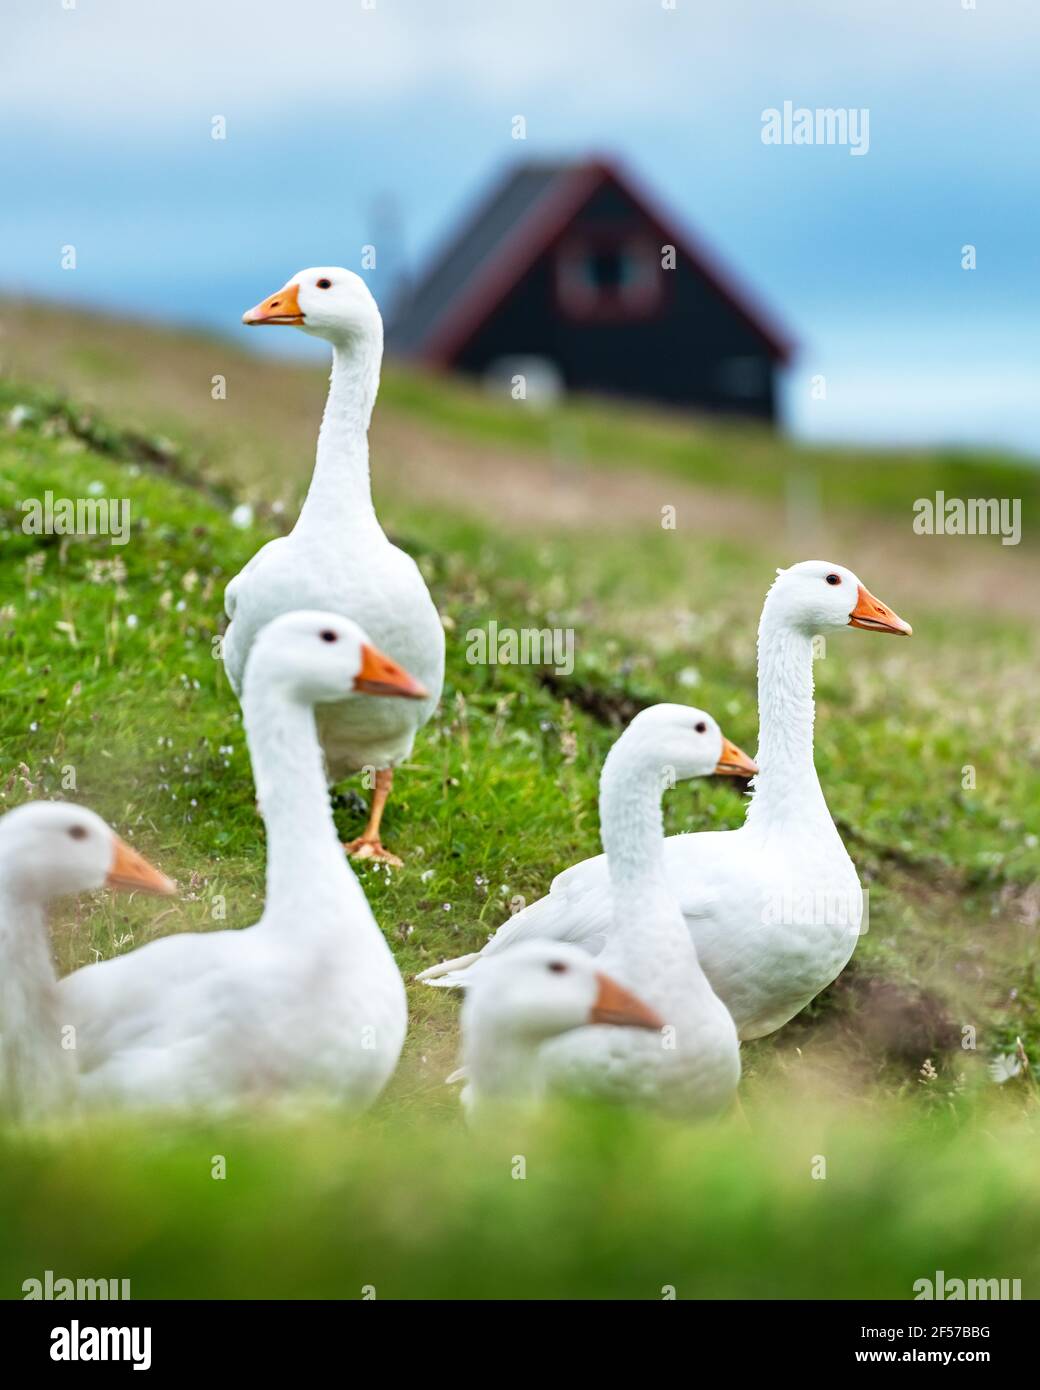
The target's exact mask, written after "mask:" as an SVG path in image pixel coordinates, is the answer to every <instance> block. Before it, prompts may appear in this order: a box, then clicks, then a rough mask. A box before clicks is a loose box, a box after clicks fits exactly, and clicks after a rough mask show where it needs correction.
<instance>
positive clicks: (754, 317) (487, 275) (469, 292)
mask: <svg viewBox="0 0 1040 1390" xmlns="http://www.w3.org/2000/svg"><path fill="white" fill-rule="evenodd" d="M521 179H526V180H527V182H526V185H525V186H524V187H522V188H520V189H519V191H520V194H521V200H522V206H521V207H520V209H519V210H518V211H517V210H516V209H510V211H511V213H516V214H517V215H515V220H512V221H511V222H510V224H509V226H508V227H507V228H503V229H502V231H501V233H500V234H499V233H498V232H497V230H496V229H495V228H494V227H493V225H490V224H491V223H492V222H493V219H494V216H495V213H496V210H498V209H500V208H502V206H503V204H504V202H505V200H506V198H507V197H508V196H509V194H510V193H511V192H514V191H515V190H517V188H518V186H519V185H520V181H521ZM608 182H613V183H614V184H616V185H617V186H618V187H619V188H620V189H621V190H622V192H624V193H625V194H626V195H627V196H628V197H629V198H630V199H631V200H632V202H634V203H635V204H636V206H637V207H638V208H639V209H640V211H641V212H642V213H643V215H644V216H645V217H646V219H647V221H648V222H650V223H651V225H652V226H653V227H654V228H655V229H656V231H657V232H658V234H659V235H660V236H661V238H662V242H663V243H664V244H667V245H672V246H674V247H675V249H676V251H677V252H678V253H679V254H680V255H681V256H683V257H684V258H685V259H686V260H687V261H689V262H690V263H691V264H692V265H693V267H694V268H695V269H696V270H697V272H698V273H699V274H700V275H701V277H702V278H703V279H704V280H705V281H706V282H707V283H708V284H709V285H711V286H712V288H713V289H714V290H715V292H716V293H717V294H718V295H719V296H720V298H722V299H723V300H724V301H725V302H726V303H727V304H728V305H729V307H730V308H731V309H732V310H733V312H734V313H735V314H737V315H739V317H740V318H742V319H743V320H744V322H745V323H746V324H747V325H748V327H749V328H750V329H751V330H752V331H753V332H754V333H755V334H756V335H757V336H758V337H759V338H760V339H761V340H762V341H763V342H764V343H765V345H766V347H767V348H768V350H769V352H770V354H771V355H772V356H773V357H774V358H775V359H776V360H777V361H779V362H786V361H787V360H789V358H790V356H791V353H792V350H793V344H792V343H791V341H790V339H789V338H788V337H787V336H786V334H784V333H783V332H782V331H781V330H780V328H779V327H778V326H777V325H776V324H775V323H774V322H773V321H771V319H770V317H769V316H768V315H767V314H766V313H765V311H764V310H763V309H762V308H761V307H760V306H759V305H757V304H756V303H755V302H754V301H753V300H752V298H751V296H750V295H749V294H748V293H747V291H745V290H743V289H742V288H740V287H738V285H737V283H736V281H735V279H734V278H733V276H732V275H731V274H730V273H729V272H727V271H724V270H723V269H722V267H721V266H720V265H719V263H718V261H717V260H716V259H715V257H714V256H712V255H711V254H710V253H709V252H708V251H707V250H706V249H705V247H704V246H703V244H702V243H701V242H700V241H699V240H698V239H695V238H694V237H693V236H692V235H691V234H690V233H689V232H687V231H685V230H684V229H682V228H680V226H679V225H678V224H677V223H676V222H675V221H673V220H672V219H671V218H670V217H668V216H667V215H666V214H664V213H662V212H659V211H658V210H657V208H656V206H655V205H654V203H653V202H652V200H651V198H650V197H649V195H648V194H647V193H646V192H644V191H643V190H642V189H641V188H640V187H638V186H637V185H636V183H635V180H634V179H633V178H632V177H631V176H630V175H628V174H627V173H624V174H623V173H622V172H621V170H620V169H619V168H618V166H617V164H616V163H614V162H613V161H608V160H605V159H592V160H587V161H583V162H581V163H574V164H562V165H556V166H522V167H521V169H520V170H519V171H517V170H514V171H512V172H511V173H510V174H509V176H508V177H507V178H506V180H505V182H504V183H503V184H502V185H501V186H500V188H499V189H498V190H497V191H496V192H495V194H494V195H493V196H492V197H491V199H490V200H489V201H488V202H486V203H485V204H484V206H483V207H482V209H481V210H480V212H479V213H477V214H476V216H475V217H474V218H472V219H471V220H470V222H469V223H468V224H467V226H466V227H465V228H464V230H463V232H462V233H461V234H460V235H459V236H458V237H457V238H456V239H455V241H454V242H453V243H452V245H451V246H450V247H449V248H448V249H447V250H446V251H445V252H444V253H443V254H442V255H441V256H440V257H439V258H438V260H437V262H436V263H435V265H434V267H433V268H432V269H431V271H430V272H429V274H428V275H427V277H426V279H425V281H421V282H420V284H419V285H418V286H417V287H416V290H415V291H414V292H413V295H412V296H411V300H412V302H413V303H415V302H416V301H417V300H418V301H419V302H421V300H420V296H422V295H424V294H425V295H426V298H427V305H426V313H425V315H424V317H425V318H426V320H427V321H426V323H425V325H424V326H422V327H421V329H420V331H419V333H418V335H414V334H408V333H407V328H408V324H407V317H408V315H407V311H406V313H405V330H406V332H405V336H407V337H411V338H412V342H411V343H410V344H408V345H407V346H406V348H405V350H406V351H408V352H410V353H411V354H413V355H415V356H418V357H419V358H421V359H422V360H424V361H426V362H429V363H430V364H431V365H435V366H445V367H446V366H450V365H451V364H452V362H453V361H454V359H455V358H456V357H457V356H458V354H459V353H460V352H461V350H462V348H463V347H464V346H465V344H466V343H467V342H468V341H469V339H470V338H471V337H472V335H473V334H474V333H475V332H476V331H477V329H478V328H479V327H480V325H481V324H483V323H484V322H486V320H487V319H488V318H490V316H491V315H492V314H493V313H494V311H495V309H497V308H498V306H499V305H500V304H501V303H502V302H503V300H504V299H505V298H506V296H507V295H508V294H509V292H510V291H511V290H512V289H513V287H514V286H515V285H516V284H517V283H518V282H519V281H520V279H521V277H522V276H523V275H524V274H525V273H526V272H527V270H528V269H530V267H531V266H532V265H533V264H534V262H535V261H536V260H537V258H538V257H539V256H540V255H542V254H543V252H544V251H546V250H547V248H548V247H550V246H551V245H552V244H553V242H554V241H555V240H556V239H557V237H559V236H560V235H561V234H562V233H563V232H564V230H565V229H566V228H567V226H568V225H569V224H570V222H571V221H572V220H573V218H574V217H575V216H577V214H578V213H579V212H580V211H581V209H582V208H583V207H584V206H585V204H586V203H587V202H588V201H589V199H590V198H591V197H592V196H593V194H594V193H596V192H597V191H598V190H599V189H600V188H601V187H602V186H603V184H604V183H608ZM489 231H490V233H491V236H492V240H491V244H490V246H489V247H487V249H486V251H485V253H484V254H483V255H482V256H481V258H480V260H479V263H478V264H477V265H476V268H475V269H474V270H473V272H472V273H471V274H466V273H465V268H464V267H463V268H462V270H463V278H462V280H461V283H460V284H459V285H458V286H457V287H456V288H455V289H454V291H453V292H450V293H448V294H446V295H445V294H443V292H442V293H441V301H442V302H440V303H439V304H438V303H437V298H438V291H439V289H440V290H442V291H443V288H444V287H443V286H439V285H438V284H437V282H438V281H439V280H440V281H443V280H444V279H445V278H446V276H447V273H449V272H450V268H451V266H452V262H453V259H454V260H455V261H456V262H457V259H458V258H459V257H461V256H463V255H465V254H466V248H467V244H468V243H469V244H472V243H473V242H474V241H479V240H480V239H481V233H482V232H483V233H484V234H485V235H484V240H485V241H486V240H487V233H488V232H489ZM452 278H454V277H452ZM431 301H432V303H431ZM395 336H398V335H397V334H396V333H395V332H394V331H392V332H391V338H390V345H391V346H393V339H394V337H395Z"/></svg>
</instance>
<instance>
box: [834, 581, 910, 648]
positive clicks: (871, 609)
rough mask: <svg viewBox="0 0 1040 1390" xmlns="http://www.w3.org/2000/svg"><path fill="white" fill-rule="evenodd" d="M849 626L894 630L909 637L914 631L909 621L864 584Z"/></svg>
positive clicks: (870, 629) (860, 589)
mask: <svg viewBox="0 0 1040 1390" xmlns="http://www.w3.org/2000/svg"><path fill="white" fill-rule="evenodd" d="M849 627H862V628H865V629H866V631H867V632H894V633H897V634H898V635H899V636H900V637H909V636H910V634H911V633H912V632H913V628H912V627H911V626H910V624H909V623H905V622H904V621H903V619H902V618H900V617H899V615H898V614H897V613H893V612H892V610H891V608H888V607H887V606H886V605H885V604H883V603H882V602H881V600H880V599H878V598H875V597H874V595H873V594H872V593H871V592H870V590H869V589H864V587H863V585H862V584H861V585H860V586H859V593H858V594H857V595H856V606H855V608H854V609H853V610H852V612H851V613H850V614H849Z"/></svg>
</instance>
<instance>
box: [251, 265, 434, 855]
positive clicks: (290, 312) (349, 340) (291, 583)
mask: <svg viewBox="0 0 1040 1390" xmlns="http://www.w3.org/2000/svg"><path fill="white" fill-rule="evenodd" d="M242 322H243V323H244V324H246V325H247V326H248V327H251V328H295V329H297V330H299V331H300V332H302V333H306V334H308V335H309V336H311V337H316V338H322V339H324V340H325V341H326V342H327V343H328V344H329V346H330V348H331V351H332V377H331V381H330V385H329V396H328V402H327V404H326V407H325V415H324V417H323V419H322V423H321V430H320V432H319V434H318V449H317V458H316V460H315V465H314V474H313V477H312V478H311V484H310V488H309V490H308V492H307V497H306V499H305V501H304V504H303V509H302V511H301V512H300V515H299V518H298V519H297V522H296V525H295V526H294V527H293V529H292V531H291V532H290V534H289V535H287V536H282V537H279V538H278V539H277V540H274V541H270V542H269V543H268V544H267V545H265V546H264V547H263V548H262V549H261V550H259V551H258V552H257V553H256V554H255V555H254V556H253V558H252V559H251V560H250V561H249V563H248V564H247V565H246V567H245V569H243V570H242V571H241V572H240V573H239V574H238V575H236V576H235V578H234V579H232V581H231V583H230V584H229V585H228V587H227V590H226V592H225V595H224V606H225V608H226V609H227V615H228V617H229V618H230V620H231V622H230V625H229V627H228V629H227V632H226V634H225V637H224V669H225V670H226V672H227V675H228V679H229V680H230V682H231V685H232V687H233V689H234V690H235V693H236V694H237V695H239V696H240V697H241V693H242V682H243V678H244V673H245V668H246V662H247V660H248V657H249V651H250V648H251V647H252V644H253V642H254V641H255V639H256V636H257V634H258V633H259V632H260V630H261V629H262V628H263V627H264V625H265V624H266V623H269V622H270V621H271V620H272V619H273V618H276V617H278V615H279V614H281V613H286V612H290V611H292V610H293V609H296V608H322V609H326V610H329V611H331V612H334V613H343V614H345V615H346V616H348V617H350V618H352V619H353V620H354V621H355V622H357V623H360V625H361V626H362V628H364V630H365V631H366V632H367V633H369V635H370V637H371V639H372V641H373V642H374V643H375V644H376V645H377V646H378V647H380V648H381V649H382V650H383V651H385V652H387V653H388V655H389V656H390V657H391V658H392V659H393V660H394V661H397V662H399V663H400V664H401V665H402V666H403V667H405V668H406V669H407V670H408V671H410V672H411V673H412V675H413V676H414V677H415V679H416V680H417V681H419V682H420V683H421V684H422V686H423V688H424V690H425V692H426V693H425V695H424V696H423V697H422V698H421V699H416V700H410V701H401V700H393V701H387V700H370V699H366V700H351V701H343V702H341V703H339V704H337V705H333V706H329V707H323V708H322V709H321V710H320V711H319V714H318V728H319V734H320V737H321V742H322V746H323V748H324V751H325V761H326V766H327V768H328V771H329V777H330V780H331V781H332V782H333V783H336V782H339V781H341V780H342V779H344V778H345V777H348V776H350V775H351V774H353V773H355V772H358V771H359V770H360V769H362V768H374V769H375V786H374V788H373V790H372V802H371V807H370V811H369V817H368V824H367V825H366V826H365V828H364V830H363V831H362V833H361V834H360V835H359V836H357V837H356V838H355V839H353V840H351V841H349V842H348V844H347V845H346V849H347V851H348V853H350V854H352V855H354V856H356V857H358V858H362V859H377V860H380V861H382V862H383V863H387V864H393V865H400V863H401V860H400V858H399V857H398V856H397V855H396V854H393V853H392V852H391V851H390V850H388V849H386V848H385V847H384V845H383V842H382V821H383V812H384V810H385V807H386V804H387V799H388V797H389V796H390V791H391V787H392V785H393V778H394V768H395V767H396V766H397V765H398V764H399V763H401V762H402V761H403V760H404V759H406V758H407V757H408V756H409V754H410V753H411V750H412V747H413V744H414V742H415V738H416V734H417V733H418V731H419V730H420V729H421V728H422V726H423V725H424V724H425V723H426V721H427V720H428V719H429V718H430V716H431V714H432V713H433V711H434V710H435V709H436V707H437V702H438V700H439V699H440V693H441V687H442V685H443V682H444V631H443V629H442V627H441V621H440V618H439V616H438V614H437V610H436V608H435V607H434V604H433V600H432V598H431V597H430V592H429V589H428V588H427V586H426V581H425V580H424V579H423V576H422V574H421V573H420V571H419V569H418V567H417V566H416V564H415V561H414V560H412V558H411V557H410V556H409V555H406V554H405V552H404V551H402V550H400V549H398V547H397V546H395V545H392V544H391V543H390V541H389V540H388V539H387V537H386V536H385V535H384V533H383V529H382V527H381V526H380V524H379V519H378V517H377V516H376V513H375V509H374V507H373V505H372V492H371V487H370V484H369V468H368V426H369V421H370V419H371V416H372V410H373V408H374V406H375V401H376V393H377V392H378V390H379V371H380V363H381V361H382V355H383V324H382V320H381V318H380V316H379V310H378V308H377V307H376V302H375V300H374V299H373V298H372V295H371V294H370V293H369V290H368V287H367V286H366V285H365V283H364V281H363V280H361V278H360V277H359V276H357V275H355V274H353V273H352V272H351V271H349V270H344V269H343V268H342V266H317V267H312V268H311V269H309V270H301V271H299V272H298V273H297V274H296V275H294V276H292V278H291V279H290V280H288V281H287V282H286V283H285V285H283V286H282V288H281V289H280V290H277V291H276V292H275V293H274V294H272V295H269V296H268V297H267V298H266V299H263V300H261V301H260V303H259V304H257V305H255V306H254V307H253V308H252V309H249V310H248V311H247V312H246V313H245V314H244V315H243V316H242ZM369 693H370V694H378V693H379V692H378V691H370V692H369Z"/></svg>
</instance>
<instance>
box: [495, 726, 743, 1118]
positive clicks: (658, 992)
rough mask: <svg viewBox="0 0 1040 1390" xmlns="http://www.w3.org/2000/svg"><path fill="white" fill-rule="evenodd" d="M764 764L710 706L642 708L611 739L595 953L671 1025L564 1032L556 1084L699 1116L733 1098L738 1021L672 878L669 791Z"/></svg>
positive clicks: (557, 1045) (550, 1053) (550, 1056)
mask: <svg viewBox="0 0 1040 1390" xmlns="http://www.w3.org/2000/svg"><path fill="white" fill-rule="evenodd" d="M757 770H758V769H757V768H756V767H755V764H754V763H753V762H752V761H751V759H750V758H749V757H748V756H747V754H746V753H743V752H741V750H740V749H739V748H737V747H736V746H735V745H734V744H732V743H730V741H729V740H728V739H725V738H723V736H722V733H721V731H720V730H719V726H718V725H717V724H716V723H715V721H714V719H712V717H711V715H709V714H705V713H704V711H703V710H699V709H693V708H691V707H690V706H688V705H654V706H652V707H651V708H650V709H647V710H643V711H642V713H641V714H638V715H636V717H635V719H633V720H632V722H631V724H629V726H628V728H627V729H626V730H625V732H624V733H623V734H622V735H621V737H620V738H619V739H618V741H617V742H616V743H615V744H614V746H613V748H611V750H610V752H609V753H608V755H607V759H606V762H605V763H604V764H603V773H602V776H601V777H600V792H599V806H600V829H601V833H602V836H603V848H604V850H605V852H606V856H607V869H608V873H609V875H610V891H611V899H612V911H613V923H612V929H611V931H610V933H609V935H608V937H607V944H606V946H605V948H604V950H603V952H602V953H601V954H600V955H599V956H598V957H597V958H596V963H597V964H598V965H599V966H600V967H601V968H602V969H603V970H604V971H605V972H606V973H607V974H608V975H610V976H612V977H613V978H614V979H616V980H619V981H620V982H621V983H622V984H623V985H625V986H626V987H627V988H629V989H631V990H633V991H634V992H635V993H636V994H637V995H638V996H639V998H640V999H643V1000H645V1001H646V1003H647V1004H649V1005H650V1006H651V1008H653V1009H654V1010H655V1012H656V1013H658V1014H659V1015H660V1016H661V1018H662V1020H663V1022H664V1024H665V1026H666V1029H667V1031H666V1032H665V1033H664V1034H659V1035H658V1036H656V1037H652V1036H650V1035H649V1034H648V1033H646V1032H641V1033H639V1032H634V1031H633V1030H631V1029H618V1030H614V1029H605V1028H582V1029H580V1030H578V1031H577V1032H572V1033H568V1034H567V1035H566V1037H561V1038H557V1039H556V1040H554V1041H553V1042H551V1043H549V1044H547V1045H546V1047H545V1048H544V1049H543V1053H542V1065H543V1067H544V1069H545V1073H546V1075H547V1076H548V1078H549V1081H550V1084H551V1085H553V1086H556V1087H563V1088H565V1089H567V1090H577V1091H582V1092H585V1093H589V1094H593V1095H599V1096H602V1097H604V1098H607V1099H611V1100H632V1101H639V1102H645V1103H651V1104H655V1105H660V1106H662V1107H664V1108H667V1109H669V1110H674V1111H676V1112H677V1113H680V1114H682V1115H683V1116H685V1117H690V1118H693V1117H695V1116H701V1115H711V1114H717V1113H718V1112H720V1111H722V1110H724V1109H725V1108H726V1107H727V1106H728V1105H729V1104H731V1102H732V1101H733V1097H734V1095H735V1093H736V1087H737V1082H738V1081H739V1080H740V1043H739V1042H738V1040H737V1030H736V1028H735V1026H734V1023H733V1019H732V1018H731V1017H730V1014H729V1011H728V1009H727V1008H726V1006H725V1004H723V1003H722V1001H721V1000H720V999H719V997H718V995H717V994H716V993H715V992H714V990H713V989H712V987H711V985H710V984H709V983H708V979H707V976H706V975H705V974H704V971H703V969H702V968H701V964H700V961H699V960H698V959H697V950H696V947H695V946H694V944H693V941H692V940H691V937H690V933H689V931H688V930H687V927H686V921H685V919H684V917H683V914H682V911H681V910H680V908H679V904H678V902H677V901H676V899H675V894H674V893H673V892H672V890H671V888H670V886H669V883H668V876H667V874H666V872H665V862H664V846H665V838H664V823H663V819H662V816H661V796H662V793H663V791H664V789H665V787H667V786H670V785H672V784H673V783H674V782H675V781H677V780H685V779H687V778H690V777H708V776H710V775H711V774H712V773H718V774H722V775H731V776H745V777H750V776H753V775H754V773H755V772H756V771H757ZM511 954H512V952H511V951H507V952H504V953H503V955H502V959H503V960H508V959H509V957H510V956H511Z"/></svg>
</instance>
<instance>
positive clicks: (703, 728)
mask: <svg viewBox="0 0 1040 1390" xmlns="http://www.w3.org/2000/svg"><path fill="white" fill-rule="evenodd" d="M693 727H694V731H695V732H696V733H698V734H706V733H707V732H708V726H707V724H705V722H704V720H703V719H702V720H701V722H700V723H699V724H694V726H693Z"/></svg>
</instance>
